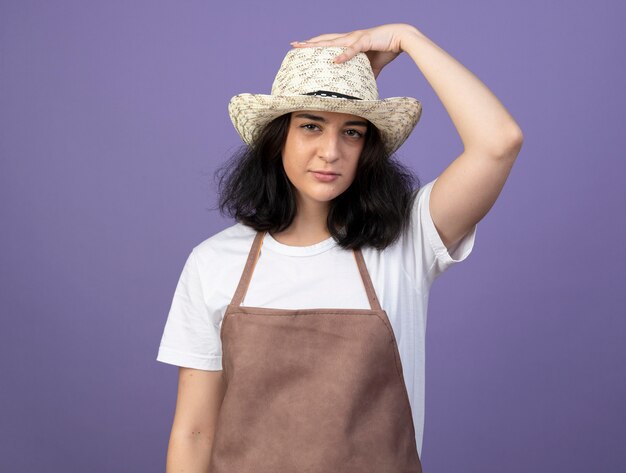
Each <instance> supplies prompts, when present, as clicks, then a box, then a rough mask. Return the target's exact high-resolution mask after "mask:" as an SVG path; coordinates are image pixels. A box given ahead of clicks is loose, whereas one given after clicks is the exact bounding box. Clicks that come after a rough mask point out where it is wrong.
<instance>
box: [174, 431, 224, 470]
mask: <svg viewBox="0 0 626 473" xmlns="http://www.w3.org/2000/svg"><path fill="white" fill-rule="evenodd" d="M212 445H213V439H212V438H209V437H207V436H206V435H202V434H201V433H195V432H192V433H180V432H176V431H172V434H171V435H170V441H169V445H168V448H167V462H166V473H183V472H184V473H209V461H210V459H211V447H212Z"/></svg>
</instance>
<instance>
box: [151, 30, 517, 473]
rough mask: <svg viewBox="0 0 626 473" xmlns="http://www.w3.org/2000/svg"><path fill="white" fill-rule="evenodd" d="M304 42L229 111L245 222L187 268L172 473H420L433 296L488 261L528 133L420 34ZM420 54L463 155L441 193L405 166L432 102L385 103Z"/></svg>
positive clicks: (228, 181) (234, 201)
mask: <svg viewBox="0 0 626 473" xmlns="http://www.w3.org/2000/svg"><path fill="white" fill-rule="evenodd" d="M292 46H293V49H291V50H290V51H289V52H288V53H287V56H286V57H285V59H284V61H283V63H282V65H281V68H280V70H279V71H278V74H277V76H276V78H275V80H274V84H273V87H272V93H271V95H263V94H241V95H238V96H236V97H233V99H232V100H231V102H230V104H229V112H230V116H231V119H232V121H233V124H234V126H235V128H236V129H237V131H238V132H239V134H240V135H241V137H242V139H243V140H244V142H245V143H247V145H248V146H246V147H245V148H244V149H243V152H242V153H239V154H237V155H236V156H235V157H234V158H233V160H232V161H231V162H230V165H229V166H227V167H225V168H224V169H223V170H222V176H221V180H220V208H221V209H222V211H224V210H227V212H228V214H229V215H231V216H232V217H234V218H235V219H236V220H237V223H236V224H235V225H233V226H231V227H228V228H226V229H225V230H223V231H221V232H219V233H217V234H216V235H213V236H212V237H210V238H208V239H207V240H205V241H203V242H202V243H200V244H199V245H198V246H196V247H195V248H194V249H193V250H192V252H191V254H190V255H189V258H188V260H187V263H186V265H185V267H184V269H183V273H182V275H181V278H180V281H179V283H178V286H177V288H176V292H175V295H174V299H173V302H172V307H171V309H170V313H169V316H168V320H167V323H166V327H165V331H164V334H163V338H162V341H161V346H160V348H159V355H158V358H157V359H158V360H160V361H163V362H166V363H171V364H174V365H177V366H179V367H180V368H179V388H178V399H177V403H176V412H175V416H174V422H173V427H172V432H171V436H170V443H169V449H168V454H167V471H168V472H174V471H185V472H193V471H198V472H200V471H203V472H206V471H210V472H211V473H220V472H226V471H228V472H234V471H237V472H249V471H254V472H299V471H307V472H329V471H341V472H370V471H371V472H377V473H382V472H399V471H403V472H420V471H421V463H420V456H421V445H422V434H423V422H424V341H425V324H426V310H427V305H428V293H429V289H430V287H431V285H432V283H433V281H434V280H435V279H436V278H437V277H438V276H440V275H441V274H442V273H443V272H444V271H445V270H446V269H447V268H449V267H450V266H451V265H453V264H455V263H457V262H460V261H463V260H464V259H465V258H466V257H467V256H468V255H469V254H470V252H471V250H472V248H473V245H474V238H475V234H476V226H477V223H478V222H479V221H480V220H481V219H482V218H483V217H484V216H485V215H486V214H487V212H488V211H489V209H490V208H491V207H492V206H493V204H494V202H495V200H496V199H497V197H498V195H499V194H500V192H501V190H502V187H503V186H504V183H505V181H506V179H507V177H508V175H509V172H510V170H511V168H512V166H513V163H514V161H515V159H516V156H517V155H518V153H519V151H520V148H521V144H522V133H521V130H520V128H519V126H518V125H517V124H516V122H515V121H514V120H513V118H512V117H511V116H510V115H509V113H508V112H507V110H506V109H505V108H504V107H503V106H502V104H501V103H500V102H499V101H498V99H497V98H496V97H495V96H494V95H493V94H492V93H491V92H490V91H489V89H488V88H487V87H486V86H485V85H484V84H483V83H482V82H481V81H480V80H479V79H477V78H476V77H475V76H474V75H473V74H472V73H471V72H470V71H468V70H467V69H466V68H464V67H463V66H462V65H461V64H460V63H459V62H457V61H456V60H455V59H454V58H452V57H451V56H450V55H448V54H447V53H446V52H445V51H443V50H442V49H441V48H440V47H438V46H437V45H436V44H435V43H434V42H433V41H432V40H430V39H429V38H427V37H426V36H425V35H424V34H423V33H421V32H420V31H419V30H418V29H416V28H415V27H413V26H411V25H407V24H389V25H383V26H378V27H375V28H370V29H365V30H357V31H353V32H351V33H347V34H326V35H321V36H317V37H315V38H312V39H310V40H308V41H306V42H303V43H292ZM402 52H405V53H407V54H408V55H409V56H410V57H411V58H412V59H413V61H414V62H415V64H416V65H417V67H418V68H419V70H420V71H421V72H422V73H423V74H424V76H425V77H426V79H427V80H428V82H429V83H430V84H431V86H432V87H433V89H434V90H435V92H436V93H437V96H438V97H439V98H440V99H441V101H442V102H443V105H444V107H445V108H446V110H447V111H448V113H449V114H450V117H451V119H452V121H453V123H454V125H455V127H456V129H457V130H458V132H459V134H460V137H461V140H462V141H463V144H464V151H463V153H462V154H461V155H460V156H458V157H457V158H456V159H455V160H454V161H452V162H451V164H450V165H449V166H448V167H447V168H446V169H445V171H444V172H442V173H441V175H440V176H439V177H438V178H436V179H434V180H433V181H432V182H429V183H428V184H426V185H425V186H419V185H418V186H415V185H414V184H415V179H414V177H413V176H412V175H411V173H410V172H409V171H408V170H407V169H406V168H405V167H403V166H402V165H401V164H400V163H399V162H397V161H395V160H394V159H393V158H392V155H393V153H394V151H395V150H396V149H397V148H398V147H399V146H400V145H401V144H402V143H403V142H404V141H405V140H406V138H407V137H408V136H409V134H410V133H411V131H412V130H413V128H414V127H415V125H416V124H417V122H418V120H419V118H420V114H421V104H420V102H419V101H417V100H416V99H413V98H409V97H395V98H388V99H379V98H378V92H377V88H376V81H375V77H376V76H378V74H379V73H380V71H381V70H382V69H383V67H385V65H387V64H388V63H389V62H391V61H392V60H393V59H394V58H395V57H397V56H398V55H399V54H400V53H402ZM244 300H245V303H244Z"/></svg>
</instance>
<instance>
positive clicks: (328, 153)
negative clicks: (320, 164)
mask: <svg viewBox="0 0 626 473" xmlns="http://www.w3.org/2000/svg"><path fill="white" fill-rule="evenodd" d="M340 145H341V143H340V141H339V137H338V136H337V133H324V136H323V137H321V138H320V143H319V150H318V154H319V157H320V158H322V159H323V160H324V161H327V162H329V163H332V162H334V161H336V160H337V159H339V157H340V156H341V149H340Z"/></svg>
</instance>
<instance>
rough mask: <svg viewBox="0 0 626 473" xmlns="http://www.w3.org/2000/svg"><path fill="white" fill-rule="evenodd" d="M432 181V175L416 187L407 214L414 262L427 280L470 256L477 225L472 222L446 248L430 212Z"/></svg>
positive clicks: (432, 279) (436, 276) (434, 277)
mask: <svg viewBox="0 0 626 473" xmlns="http://www.w3.org/2000/svg"><path fill="white" fill-rule="evenodd" d="M436 181H437V179H436V178H435V179H434V180H432V181H431V182H429V183H428V184H425V185H423V186H422V187H420V189H419V191H418V194H417V197H416V198H415V201H414V204H413V209H412V216H411V227H412V234H413V244H414V246H415V247H414V251H415V256H416V262H415V263H416V265H417V266H418V267H419V268H420V269H421V271H422V272H423V273H424V274H425V275H426V276H427V277H428V279H430V280H431V281H434V280H435V279H437V278H438V277H439V276H440V275H441V274H443V273H444V272H445V271H446V270H447V269H448V268H449V267H451V266H452V265H454V264H456V263H459V262H461V261H463V260H465V259H466V258H467V257H468V256H469V255H470V253H471V252H472V249H473V248H474V240H475V239H476V228H477V226H478V224H476V225H474V226H473V227H472V228H471V229H470V231H469V232H467V233H466V234H465V236H464V237H463V238H462V239H461V240H460V241H459V242H458V243H457V244H456V245H455V246H454V247H453V248H451V249H450V250H448V249H447V248H446V245H444V243H443V241H442V240H441V236H440V235H439V232H438V231H437V228H436V227H435V224H434V223H433V219H432V216H431V214H430V193H431V190H432V188H433V184H434V183H435V182H436Z"/></svg>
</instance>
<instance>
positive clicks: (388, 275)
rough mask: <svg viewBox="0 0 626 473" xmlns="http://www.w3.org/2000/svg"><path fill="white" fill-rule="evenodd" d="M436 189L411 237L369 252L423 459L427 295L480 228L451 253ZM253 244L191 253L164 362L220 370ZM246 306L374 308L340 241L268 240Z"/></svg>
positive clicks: (220, 242) (239, 231)
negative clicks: (229, 313)
mask: <svg viewBox="0 0 626 473" xmlns="http://www.w3.org/2000/svg"><path fill="white" fill-rule="evenodd" d="M435 181H436V179H435V180H433V181H431V182H429V183H428V184H425V185H423V186H422V187H421V188H420V190H419V192H418V196H417V198H416V199H415V201H414V206H413V209H412V213H411V224H410V226H409V228H408V231H407V232H405V233H403V234H402V235H401V237H400V238H399V239H398V240H397V241H396V242H395V243H394V244H393V245H391V246H388V247H387V248H385V249H384V250H376V249H375V248H371V247H363V248H362V249H361V251H362V253H363V258H364V260H365V264H366V266H367V269H368V271H369V274H370V277H371V279H372V283H373V284H374V288H375V290H376V294H377V296H378V300H379V302H380V305H381V307H382V308H383V309H384V310H385V311H386V313H387V315H388V316H389V320H390V322H391V325H392V327H393V330H394V334H395V337H396V341H397V343H398V349H399V352H400V359H401V361H402V369H403V374H404V380H405V382H406V387H407V391H408V395H409V400H410V404H411V409H412V414H413V422H414V425H415V439H416V443H417V449H418V453H419V454H420V455H421V449H422V438H423V430H424V370H425V360H424V355H425V332H426V313H427V308H428V296H429V290H430V287H431V285H432V283H433V281H434V280H435V279H436V278H437V277H438V276H440V275H441V274H442V273H443V272H444V271H445V270H447V269H448V268H449V267H450V266H452V265H453V264H455V263H458V262H460V261H463V260H464V259H466V258H467V256H468V255H469V254H470V253H471V251H472V249H473V247H474V239H475V236H476V227H477V225H475V226H474V227H473V228H472V229H471V231H470V232H468V234H466V235H465V237H463V239H462V240H461V241H460V242H459V243H458V244H457V245H456V247H455V248H454V249H453V250H452V251H451V252H448V250H447V249H446V247H445V245H444V244H443V242H442V241H441V237H440V236H439V233H438V232H437V229H436V228H435V226H434V224H433V221H432V218H431V215H430V210H429V199H430V191H431V189H432V186H433V184H434V182H435ZM255 235H256V231H255V230H254V229H252V228H251V227H248V226H246V225H243V224H241V223H237V224H235V225H232V226H230V227H228V228H226V229H224V230H222V231H221V232H219V233H217V234H215V235H213V236H212V237H210V238H208V239H206V240H204V241H203V242H202V243H200V244H199V245H197V246H196V247H195V248H193V250H192V251H191V253H190V255H189V257H188V259H187V262H186V263H185V266H184V268H183V271H182V274H181V276H180V280H179V281H178V285H177V287H176V291H175V293H174V297H173V300H172V305H171V309H170V311H169V315H168V318H167V322H166V325H165V330H164V333H163V337H162V339H161V344H160V347H159V351H158V356H157V360H158V361H162V362H164V363H170V364H173V365H177V366H183V367H188V368H196V369H201V370H220V369H222V357H221V355H222V351H221V341H220V327H221V322H222V318H223V316H224V313H225V311H226V307H227V305H228V304H229V303H230V302H231V299H232V297H233V294H234V293H235V290H236V288H237V284H238V283H239V279H240V277H241V273H242V271H243V267H244V265H245V262H246V259H247V257H248V253H249V251H250V248H251V246H252V242H253V240H254V237H255ZM242 305H246V306H254V307H273V308H281V309H305V308H322V307H334V308H346V309H350V308H355V309H360V308H363V309H369V308H370V305H369V303H368V300H367V295H366V292H365V288H364V286H363V282H362V280H361V277H360V275H359V270H358V266H357V264H356V260H355V259H354V256H353V254H352V250H345V249H343V248H341V247H340V246H338V245H337V243H336V242H335V241H334V240H333V239H332V237H330V238H328V239H326V240H324V241H321V242H319V243H316V244H315V245H311V246H289V245H285V244H282V243H279V242H278V241H276V240H275V239H274V238H272V236H271V235H270V234H269V233H266V234H265V237H264V240H263V244H262V246H261V251H260V254H259V258H258V260H257V263H256V266H255V268H254V272H253V274H252V278H251V280H250V285H249V287H248V291H247V293H246V296H245V299H244V301H243V302H242Z"/></svg>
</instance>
